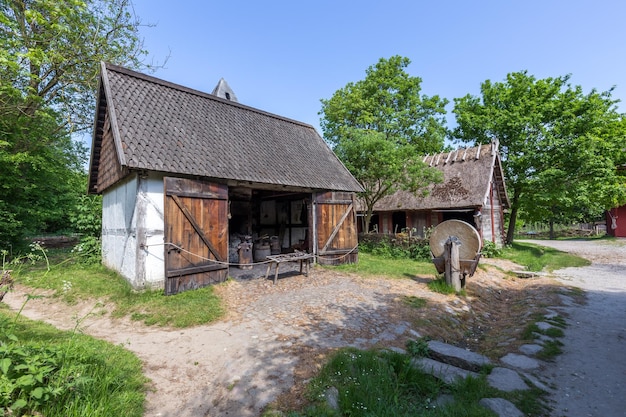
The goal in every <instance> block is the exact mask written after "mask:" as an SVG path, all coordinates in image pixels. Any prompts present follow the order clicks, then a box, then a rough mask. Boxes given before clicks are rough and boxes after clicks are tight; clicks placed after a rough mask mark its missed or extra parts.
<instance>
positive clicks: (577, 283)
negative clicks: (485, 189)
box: [531, 239, 626, 417]
mask: <svg viewBox="0 0 626 417" xmlns="http://www.w3.org/2000/svg"><path fill="white" fill-rule="evenodd" d="M531 242H532V243H536V244H540V245H543V246H548V247H553V248H555V249H558V250H562V251H565V252H569V253H573V254H576V255H578V256H581V257H583V258H586V259H589V260H590V261H591V262H592V264H591V265H590V266H587V267H582V268H565V269H561V270H558V271H555V272H554V274H555V275H556V276H557V279H558V280H560V281H561V282H563V283H564V284H566V285H568V286H573V287H578V288H581V289H583V290H584V291H585V292H586V294H587V303H586V304H585V305H579V304H574V303H570V302H569V301H570V300H568V299H564V302H565V304H566V307H564V308H563V312H565V313H566V314H567V315H568V320H567V321H568V327H567V328H566V330H565V337H564V338H563V339H562V341H563V343H564V347H563V354H561V355H559V356H558V357H557V358H556V360H555V362H554V363H553V364H551V365H549V367H548V369H547V373H546V377H548V378H549V381H550V383H551V385H552V386H554V387H555V388H554V391H553V392H552V393H551V395H550V400H551V402H552V403H551V404H550V405H551V406H552V407H553V408H554V411H553V414H552V415H553V416H554V417H564V416H566V417H625V416H626V353H625V348H626V240H624V239H621V240H616V241H608V240H591V241H589V240H567V241H553V240H552V241H543V240H542V241H531Z"/></svg>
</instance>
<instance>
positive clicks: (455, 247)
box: [443, 236, 461, 292]
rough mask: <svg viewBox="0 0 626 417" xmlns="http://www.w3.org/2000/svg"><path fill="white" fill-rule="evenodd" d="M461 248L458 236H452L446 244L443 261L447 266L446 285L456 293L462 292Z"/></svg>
mask: <svg viewBox="0 0 626 417" xmlns="http://www.w3.org/2000/svg"><path fill="white" fill-rule="evenodd" d="M459 246H461V241H460V240H459V238H458V237H456V236H450V237H449V238H448V240H447V241H446V244H445V251H444V253H443V259H444V261H445V266H446V271H445V275H446V284H448V285H450V286H451V287H453V288H454V291H456V292H459V291H461V260H460V258H459Z"/></svg>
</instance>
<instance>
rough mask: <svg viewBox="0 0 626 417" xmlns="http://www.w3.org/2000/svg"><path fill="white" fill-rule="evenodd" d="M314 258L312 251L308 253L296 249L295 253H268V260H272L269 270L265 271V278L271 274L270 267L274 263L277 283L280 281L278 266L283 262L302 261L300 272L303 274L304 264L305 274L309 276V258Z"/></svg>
mask: <svg viewBox="0 0 626 417" xmlns="http://www.w3.org/2000/svg"><path fill="white" fill-rule="evenodd" d="M313 258H314V255H312V254H310V253H306V252H299V251H296V252H294V253H286V254H282V255H268V256H267V260H268V261H271V262H270V263H269V264H268V265H267V272H265V279H267V277H268V276H269V274H270V269H272V265H274V267H275V268H276V271H275V272H274V284H276V282H277V281H278V267H279V266H280V264H281V263H283V262H300V274H302V266H303V264H304V267H305V271H304V276H307V277H308V276H309V260H310V259H313Z"/></svg>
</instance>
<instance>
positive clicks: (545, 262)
mask: <svg viewBox="0 0 626 417" xmlns="http://www.w3.org/2000/svg"><path fill="white" fill-rule="evenodd" d="M501 257H502V258H505V259H509V260H511V261H513V262H515V263H517V264H519V265H522V266H524V267H526V269H528V270H529V271H542V270H546V271H554V270H556V269H562V268H567V267H580V266H587V265H591V262H590V261H588V260H586V259H583V258H580V257H578V256H575V255H571V254H569V253H565V252H561V251H559V250H556V249H553V248H546V247H544V246H539V245H536V244H533V243H526V242H524V243H520V242H513V244H512V245H511V246H509V247H507V248H505V249H504V250H503V251H502V254H501Z"/></svg>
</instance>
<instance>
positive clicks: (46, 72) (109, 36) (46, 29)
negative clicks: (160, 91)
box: [0, 0, 146, 130]
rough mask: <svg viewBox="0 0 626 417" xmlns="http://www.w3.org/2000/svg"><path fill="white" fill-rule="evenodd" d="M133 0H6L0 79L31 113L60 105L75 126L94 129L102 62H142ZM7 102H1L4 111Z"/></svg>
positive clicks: (1, 11)
mask: <svg viewBox="0 0 626 417" xmlns="http://www.w3.org/2000/svg"><path fill="white" fill-rule="evenodd" d="M130 6H131V0H63V1H51V0H0V79H2V83H3V86H2V88H3V89H5V90H6V89H7V88H9V87H12V88H14V89H17V90H18V91H19V92H20V94H21V95H22V97H23V98H24V101H23V103H22V104H21V106H22V108H21V110H22V111H23V112H24V113H25V114H27V115H30V116H33V115H34V114H35V112H36V111H37V110H38V109H40V108H42V107H48V108H54V109H55V110H57V111H59V112H60V114H62V115H63V117H64V120H65V122H66V123H69V124H71V125H72V129H74V130H77V129H78V130H82V129H86V128H89V127H91V124H92V123H93V108H94V102H95V101H94V94H95V92H96V86H97V81H98V77H97V75H98V71H99V62H100V61H107V62H112V63H115V64H119V65H126V66H130V67H139V66H141V62H142V61H141V58H142V56H143V55H145V53H146V52H145V51H144V50H143V48H142V42H141V40H140V39H139V36H138V28H139V25H140V22H139V21H138V20H137V19H136V18H135V17H134V15H133V14H132V13H131V7H130ZM2 108H6V103H0V114H1V112H2Z"/></svg>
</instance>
